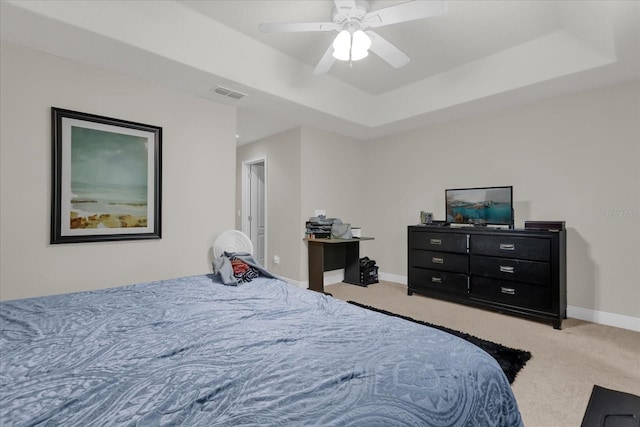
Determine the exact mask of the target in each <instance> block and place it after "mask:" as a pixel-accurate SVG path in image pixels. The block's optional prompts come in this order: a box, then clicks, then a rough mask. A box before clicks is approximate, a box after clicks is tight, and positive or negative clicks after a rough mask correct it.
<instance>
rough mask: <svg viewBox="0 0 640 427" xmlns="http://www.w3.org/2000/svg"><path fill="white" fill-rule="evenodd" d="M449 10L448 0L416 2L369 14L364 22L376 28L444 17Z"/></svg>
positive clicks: (421, 0)
mask: <svg viewBox="0 0 640 427" xmlns="http://www.w3.org/2000/svg"><path fill="white" fill-rule="evenodd" d="M447 10H448V6H447V0H428V1H427V0H414V1H410V2H407V3H402V4H398V5H395V6H390V7H386V8H384V9H380V10H374V11H372V12H369V13H367V14H366V15H365V17H364V18H363V19H362V22H363V23H364V24H366V25H368V26H369V27H372V28H376V27H382V26H384V25H391V24H397V23H399V22H407V21H414V20H416V19H422V18H429V17H432V16H440V15H444V14H446V13H447Z"/></svg>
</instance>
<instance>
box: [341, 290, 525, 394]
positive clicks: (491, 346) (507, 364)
mask: <svg viewBox="0 0 640 427" xmlns="http://www.w3.org/2000/svg"><path fill="white" fill-rule="evenodd" d="M347 302H348V303H349V304H353V305H357V306H358V307H362V308H366V309H368V310H371V311H377V312H379V313H383V314H386V315H388V316H394V317H399V318H401V319H405V320H409V321H410V322H414V323H418V324H420V325H426V326H430V327H432V328H436V329H440V330H441V331H444V332H448V333H450V334H451V335H455V336H457V337H460V338H462V339H464V340H467V341H469V342H470V343H471V344H474V345H476V346H478V347H480V348H481V349H483V350H484V351H486V352H487V353H489V354H490V355H491V356H493V358H494V359H496V360H497V361H498V364H499V365H500V367H501V368H502V370H503V371H504V373H505V375H506V376H507V379H508V380H509V384H513V381H514V380H515V379H516V375H518V372H520V370H521V369H522V368H523V367H524V365H525V364H526V363H527V361H528V360H529V359H531V353H529V352H528V351H524V350H518V349H515V348H509V347H505V346H503V345H502V344H497V343H494V342H491V341H487V340H483V339H482V338H478V337H474V336H473V335H469V334H467V333H464V332H460V331H456V330H453V329H449V328H446V327H444V326H440V325H434V324H432V323H429V322H423V321H421V320H416V319H412V318H411V317H407V316H402V315H400V314H396V313H392V312H390V311H386V310H382V309H379V308H375V307H371V306H368V305H364V304H360V303H357V302H355V301H347Z"/></svg>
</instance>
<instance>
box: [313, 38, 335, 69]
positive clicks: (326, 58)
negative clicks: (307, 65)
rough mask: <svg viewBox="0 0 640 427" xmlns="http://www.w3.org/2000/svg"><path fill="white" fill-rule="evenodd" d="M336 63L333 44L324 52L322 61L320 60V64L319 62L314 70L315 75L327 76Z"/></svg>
mask: <svg viewBox="0 0 640 427" xmlns="http://www.w3.org/2000/svg"><path fill="white" fill-rule="evenodd" d="M335 61H336V59H335V58H334V57H333V43H332V44H330V45H329V47H328V48H327V50H326V51H325V52H324V55H322V59H320V62H318V65H316V69H315V70H313V74H325V73H326V72H327V71H329V69H330V68H331V66H332V65H333V63H334V62H335Z"/></svg>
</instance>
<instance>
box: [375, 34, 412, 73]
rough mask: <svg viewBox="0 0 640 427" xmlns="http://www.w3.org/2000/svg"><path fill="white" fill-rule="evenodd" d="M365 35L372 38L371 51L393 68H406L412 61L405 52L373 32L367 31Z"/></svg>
mask: <svg viewBox="0 0 640 427" xmlns="http://www.w3.org/2000/svg"><path fill="white" fill-rule="evenodd" d="M365 33H367V35H368V36H369V37H370V38H371V47H370V48H369V50H370V51H371V52H373V53H375V54H376V55H378V56H379V57H380V58H382V59H384V60H385V61H386V62H388V63H389V64H391V66H392V67H394V68H400V67H404V66H405V65H407V64H408V63H409V61H410V60H411V58H409V57H408V56H407V55H405V54H404V52H402V51H401V50H400V49H398V48H397V47H395V46H394V45H392V44H391V43H389V42H388V41H387V40H386V39H384V38H382V37H380V36H379V35H378V34H377V33H374V32H373V31H371V30H368V31H365Z"/></svg>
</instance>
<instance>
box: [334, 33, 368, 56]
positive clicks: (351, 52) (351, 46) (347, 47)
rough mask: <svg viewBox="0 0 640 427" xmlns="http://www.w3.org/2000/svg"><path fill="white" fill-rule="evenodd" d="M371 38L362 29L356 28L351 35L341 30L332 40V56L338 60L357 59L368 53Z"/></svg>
mask: <svg viewBox="0 0 640 427" xmlns="http://www.w3.org/2000/svg"><path fill="white" fill-rule="evenodd" d="M370 47H371V39H370V38H369V36H367V35H366V34H365V33H364V31H362V30H357V31H355V32H354V33H353V35H352V34H351V33H350V32H349V31H348V30H342V31H340V33H338V35H337V36H336V38H335V40H334V41H333V57H334V58H336V59H338V60H340V61H349V60H351V61H359V60H361V59H364V58H366V57H367V56H368V55H369V48H370Z"/></svg>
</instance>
